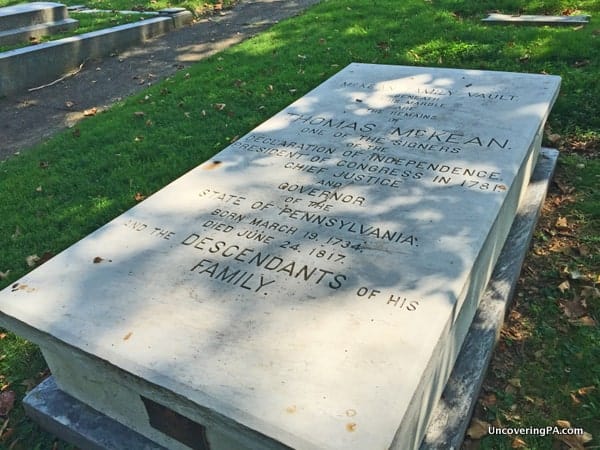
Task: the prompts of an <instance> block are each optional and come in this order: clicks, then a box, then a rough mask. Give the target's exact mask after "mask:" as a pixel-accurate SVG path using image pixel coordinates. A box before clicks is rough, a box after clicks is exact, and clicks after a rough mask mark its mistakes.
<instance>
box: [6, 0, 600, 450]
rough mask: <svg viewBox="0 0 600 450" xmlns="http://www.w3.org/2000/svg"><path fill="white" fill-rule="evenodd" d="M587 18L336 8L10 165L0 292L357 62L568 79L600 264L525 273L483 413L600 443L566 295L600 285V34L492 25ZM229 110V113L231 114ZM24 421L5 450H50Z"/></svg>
mask: <svg viewBox="0 0 600 450" xmlns="http://www.w3.org/2000/svg"><path fill="white" fill-rule="evenodd" d="M89 6H98V5H89ZM130 7H131V6H129V8H130ZM575 7H576V8H577V9H578V10H579V12H580V13H587V14H591V15H592V17H594V18H595V17H597V16H598V15H599V14H600V4H599V2H597V1H595V0H581V1H579V2H577V3H576V4H575V3H573V2H571V1H567V0H555V1H552V2H541V1H531V2H525V1H510V2H509V1H505V2H500V3H498V2H491V1H489V2H477V1H466V0H462V1H461V0H432V1H423V0H402V1H397V0H368V1H367V0H343V1H342V0H329V1H324V2H323V3H321V4H320V5H318V6H316V7H314V8H312V9H311V10H310V11H309V12H308V13H307V14H305V15H303V16H300V17H297V18H294V19H293V20H289V21H284V22H282V23H280V24H278V25H276V26H275V27H273V28H272V29H270V30H269V31H267V32H265V33H262V34H261V35H259V36H257V37H255V38H253V39H251V40H249V41H247V42H245V43H243V44H241V45H238V46H235V47H233V48H230V49H229V50H227V51H224V52H222V53H220V54H218V55H216V56H214V57H211V58H209V59H207V60H205V61H203V62H201V63H198V64H196V65H194V66H193V67H191V68H190V69H189V70H187V71H185V72H180V73H179V74H178V75H176V76H174V77H172V78H170V79H168V80H166V81H164V82H162V83H159V84H157V85H155V86H153V87H151V88H149V89H148V90H145V91H144V92H143V93H141V94H139V95H136V96H134V97H131V98H129V99H127V100H126V101H125V102H122V103H119V104H117V105H115V106H114V107H113V108H111V109H110V110H108V111H106V112H104V113H101V114H98V115H97V116H96V117H92V118H88V119H86V120H84V121H82V122H81V123H79V124H78V125H77V126H76V128H74V129H71V130H69V131H66V132H64V133H61V134H59V135H58V136H56V137H55V138H53V139H51V140H49V141H48V142H45V143H44V144H42V145H39V146H37V147H36V148H34V149H31V150H28V151H26V152H22V153H21V154H20V155H19V156H14V157H11V158H9V159H8V160H6V161H4V162H2V163H0V217H2V221H0V248H1V249H2V252H1V253H0V271H2V272H6V271H7V270H10V273H9V276H8V278H6V279H4V280H2V281H0V287H5V286H8V285H10V284H11V283H13V282H14V281H15V280H16V279H18V278H19V277H20V276H22V275H23V274H25V273H26V272H27V271H28V270H30V268H29V267H28V266H27V264H26V261H25V260H26V257H27V256H29V255H32V254H37V255H39V256H42V255H43V254H45V253H48V254H56V253H58V252H60V251H61V250H63V249H64V248H66V247H67V246H68V245H70V244H72V243H74V242H75V241H77V240H78V239H80V238H82V237H84V236H85V235H87V234H89V233H90V232H91V231H93V230H95V229H96V228H98V227H99V226H101V225H103V224H104V223H106V222H107V221H109V220H110V219H111V218H113V217H115V216H116V215H118V214H120V213H121V212H123V211H125V210H127V209H128V208H130V207H131V206H133V205H134V203H135V200H134V196H135V194H136V193H137V192H141V193H143V194H145V195H148V194H150V193H152V192H154V191H156V190H157V189H159V188H161V187H162V186H164V185H165V184H167V183H168V182H169V181H171V180H173V179H175V178H177V177H178V176H180V175H181V174H183V173H184V172H186V171H187V170H189V169H191V168H192V167H195V166H196V165H198V164H199V163H201V162H203V161H205V160H206V159H207V158H209V157H210V156H211V155H213V154H215V153H216V152H218V151H219V150H221V149H222V148H224V147H225V146H226V145H227V144H228V143H229V142H231V141H232V140H233V139H234V138H235V137H236V136H241V135H243V134H244V133H246V132H248V131H249V130H251V129H252V128H253V127H254V126H256V125H258V124H259V123H261V122H263V121H264V120H266V119H267V118H269V117H270V116H271V115H273V114H274V113H275V112H277V111H279V110H281V109H282V108H284V107H285V106H286V105H288V104H289V103H291V102H292V101H293V100H295V99H296V98H298V97H300V96H302V95H303V94H304V93H305V92H307V91H308V90H310V89H312V88H313V87H315V86H316V85H318V84H319V83H320V82H322V81H323V80H325V79H327V78H328V77H329V76H331V75H332V74H334V73H336V72H337V71H339V70H340V69H341V68H342V67H344V66H345V65H347V64H348V63H350V62H366V63H381V64H400V65H422V66H440V67H457V68H475V69H487V70H502V71H516V72H531V73H549V74H554V75H560V76H561V77H562V79H563V82H562V88H561V94H560V96H559V98H558V100H557V102H556V105H555V106H554V108H553V110H552V114H551V116H550V118H549V121H548V125H549V128H550V129H551V130H552V133H555V134H558V135H560V136H561V140H560V143H561V146H562V147H563V148H564V149H565V150H568V149H569V148H570V147H571V146H572V145H571V144H572V143H575V142H587V143H592V144H591V149H587V150H585V151H583V150H582V151H579V152H577V151H571V152H570V154H569V155H566V156H561V158H560V163H559V167H558V169H557V177H558V179H561V180H565V181H564V183H568V184H569V185H570V186H572V187H573V189H574V191H573V193H572V196H573V201H572V202H570V203H568V202H566V203H565V204H564V205H562V204H561V205H560V206H559V207H558V214H561V215H564V216H566V217H567V218H568V220H569V221H570V222H573V223H576V224H577V227H576V229H574V230H573V233H576V241H577V244H576V245H580V244H585V245H587V246H588V247H589V248H590V253H589V254H588V256H581V255H577V254H576V252H574V253H573V254H566V253H565V254H563V253H560V254H554V253H551V254H548V255H541V256H538V255H536V254H532V255H531V256H530V259H531V264H534V265H535V268H534V272H536V274H537V275H536V277H534V278H532V277H529V276H524V278H523V280H522V283H521V287H520V290H519V295H518V296H517V307H519V308H520V309H519V311H522V313H523V314H524V316H523V317H524V318H523V319H522V320H521V322H520V326H522V328H523V330H524V331H523V337H522V339H516V338H507V337H505V338H503V340H502V344H501V345H502V348H504V349H505V354H506V355H509V356H510V358H505V359H502V356H503V353H502V352H501V353H500V354H499V356H498V358H499V361H500V362H499V363H497V364H494V365H493V367H492V369H491V372H490V381H489V383H488V386H487V389H488V392H492V393H494V395H495V396H496V398H497V402H495V403H494V404H493V405H488V407H486V408H485V410H484V411H483V412H482V413H481V414H482V416H481V417H482V418H484V419H486V420H488V421H494V420H499V421H500V422H501V423H502V424H503V425H511V424H522V425H524V426H547V425H551V424H553V423H554V421H555V420H557V419H563V420H569V421H571V423H572V424H573V425H574V426H578V427H579V426H580V427H583V428H584V429H585V430H586V431H588V432H590V433H592V434H593V435H594V436H595V438H596V439H595V440H594V443H595V445H598V440H597V438H598V437H599V436H600V423H599V422H598V417H600V414H599V408H600V372H599V369H598V368H600V351H599V349H600V331H599V328H598V326H596V327H582V326H576V325H572V324H570V323H569V322H568V321H566V320H565V318H564V315H563V312H562V310H561V308H560V306H559V300H560V299H561V298H563V297H565V298H567V297H568V296H573V295H575V294H578V293H579V292H580V291H581V289H583V288H584V287H586V286H591V285H592V284H593V282H594V281H593V280H594V277H597V276H598V274H599V273H600V261H598V254H599V253H600V252H599V251H598V249H599V246H600V242H599V241H600V239H599V235H600V233H599V230H600V223H599V219H598V216H599V212H600V200H599V197H598V189H597V186H598V184H599V179H598V174H599V173H600V167H599V165H598V162H597V160H596V159H595V157H596V156H597V154H598V143H599V142H600V132H599V130H600V104H599V102H598V101H597V99H598V98H600V83H598V82H597V80H598V79H599V74H600V44H599V40H600V36H599V34H598V32H597V30H598V26H597V24H596V21H595V20H594V19H593V20H592V23H590V24H589V25H587V26H585V27H583V28H581V29H574V28H573V27H561V28H551V27H528V26H511V25H509V26H498V25H495V26H489V25H483V24H482V23H480V21H479V19H480V18H482V17H483V16H484V15H485V14H486V13H487V12H488V11H490V10H501V11H502V12H506V13H513V12H517V11H520V12H524V13H552V14H556V13H560V12H561V11H563V10H566V9H569V8H570V9H573V8H575ZM217 103H224V104H225V105H226V106H225V108H223V109H219V108H215V104H217ZM136 112H143V113H144V114H143V116H142V115H140V114H135V113H136ZM551 225H552V224H550V225H548V230H546V229H540V230H539V231H538V232H536V241H535V243H534V248H537V247H539V248H545V246H547V245H549V243H550V242H551V241H552V240H553V239H555V238H556V237H557V236H555V235H553V234H552V233H551V232H552V231H553V230H552V226H551ZM569 239H573V238H569ZM574 245H575V244H574ZM536 246H537V247H536ZM590 255H591V256H590ZM537 267H541V268H542V269H543V270H542V269H540V270H538V269H537ZM565 267H567V273H569V271H571V272H570V273H572V271H573V270H574V269H577V270H578V271H579V272H580V273H583V274H585V277H584V278H579V279H577V280H571V282H572V286H573V287H572V289H571V290H570V291H569V292H567V293H566V294H564V293H562V292H560V290H559V289H558V285H559V284H560V282H561V281H563V280H564V279H565V276H566V275H565ZM538 272H539V273H538ZM526 273H527V272H526ZM528 280H529V281H530V282H531V283H533V284H528V282H527V281H528ZM534 288H535V289H534ZM599 303H600V300H598V299H590V300H589V301H588V309H589V314H590V315H591V316H592V317H594V318H596V320H600V305H599ZM9 336H10V338H9V339H10V342H15V343H16V344H14V345H15V346H14V347H13V346H11V347H8V346H6V347H5V345H6V344H5V342H4V340H3V341H0V345H1V346H2V347H1V348H2V350H1V353H2V354H6V355H7V357H5V358H4V359H2V361H1V364H2V365H1V366H0V368H1V370H2V372H1V374H2V376H4V377H5V380H6V381H5V382H4V383H10V387H11V389H19V391H18V394H19V395H21V394H22V389H21V388H19V386H21V383H22V382H23V381H24V380H30V379H32V378H36V377H37V374H38V373H39V372H40V371H41V370H42V369H40V368H41V367H42V365H43V363H42V362H41V359H40V357H39V355H37V353H36V352H35V350H34V348H33V347H32V346H30V345H27V344H24V343H23V344H21V343H19V341H18V340H17V339H16V338H14V337H13V336H12V335H10V334H9ZM5 339H7V338H5ZM11 345H12V344H11ZM20 345H23V346H24V347H22V348H23V350H21V347H19V346H20ZM5 348H6V349H5ZM21 352H22V353H23V355H21ZM29 358H32V360H33V361H34V362H29ZM30 367H31V368H30ZM512 378H519V380H520V383H521V388H519V389H518V390H516V391H515V392H513V391H512V390H510V389H509V390H508V391H507V390H506V389H505V386H506V383H507V381H508V380H510V379H512ZM585 386H595V388H596V389H595V390H593V391H590V392H589V393H587V394H586V395H584V396H581V397H580V400H581V401H580V403H579V404H573V402H572V400H571V397H570V394H571V393H572V392H573V391H574V390H577V389H579V388H581V387H585ZM530 399H531V400H532V401H530ZM13 415H14V416H13ZM10 417H11V426H12V427H14V428H15V429H16V430H15V434H14V435H13V437H11V438H10V439H8V440H7V442H4V443H0V445H2V444H4V445H7V446H8V445H10V444H11V442H14V439H15V438H19V439H20V441H19V443H18V444H19V445H21V446H22V448H27V449H28V448H36V446H37V447H39V448H49V447H48V446H47V444H46V443H47V442H49V441H48V439H51V438H48V437H47V435H45V434H43V433H41V432H37V431H36V432H32V431H31V429H32V428H31V427H32V425H31V424H30V422H29V421H27V420H26V419H24V418H23V416H22V410H21V409H20V406H18V404H17V406H16V407H15V410H14V412H13V413H11V416H10ZM13 417H14V419H13ZM522 439H523V440H524V441H525V443H526V445H527V448H532V449H547V448H550V447H551V446H552V438H550V437H544V438H541V437H532V436H523V437H522ZM481 445H482V448H488V449H492V448H493V449H508V448H511V445H512V440H511V439H510V438H508V437H505V436H489V437H486V438H484V439H483V440H482V441H481ZM17 448H18V447H17Z"/></svg>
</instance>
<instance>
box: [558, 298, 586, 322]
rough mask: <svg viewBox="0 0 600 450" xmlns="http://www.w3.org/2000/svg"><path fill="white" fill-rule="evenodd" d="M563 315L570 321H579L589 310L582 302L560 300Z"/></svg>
mask: <svg viewBox="0 0 600 450" xmlns="http://www.w3.org/2000/svg"><path fill="white" fill-rule="evenodd" d="M559 304H560V306H561V308H562V310H563V313H564V315H565V316H567V318H569V319H579V318H580V317H583V316H585V315H586V314H587V308H586V305H585V304H584V303H582V302H581V301H580V300H560V301H559Z"/></svg>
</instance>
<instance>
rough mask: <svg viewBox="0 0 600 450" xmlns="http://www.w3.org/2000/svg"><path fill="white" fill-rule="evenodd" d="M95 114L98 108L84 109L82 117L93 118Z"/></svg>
mask: <svg viewBox="0 0 600 450" xmlns="http://www.w3.org/2000/svg"><path fill="white" fill-rule="evenodd" d="M97 112H98V108H96V107H93V108H90V109H86V110H85V111H83V115H84V116H86V117H88V116H95V115H96V113H97Z"/></svg>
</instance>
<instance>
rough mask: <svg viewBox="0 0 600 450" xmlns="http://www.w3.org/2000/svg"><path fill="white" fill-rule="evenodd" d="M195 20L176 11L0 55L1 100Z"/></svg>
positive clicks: (187, 12)
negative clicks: (87, 61)
mask: <svg viewBox="0 0 600 450" xmlns="http://www.w3.org/2000/svg"><path fill="white" fill-rule="evenodd" d="M191 20H192V14H191V13H190V12H189V11H176V12H174V13H172V14H165V15H162V16H159V17H155V18H151V19H145V20H143V21H140V22H136V23H132V24H126V25H120V26H117V27H113V28H106V29H104V30H99V31H93V32H91V33H85V34H82V35H79V36H73V37H68V38H64V39H59V40H56V41H52V42H46V43H44V44H40V45H36V46H33V47H27V48H20V49H16V50H10V51H8V52H3V53H0V96H6V95H9V94H13V93H15V92H18V91H22V90H25V89H28V88H33V87H36V86H40V85H42V84H44V83H49V82H51V81H53V80H55V79H57V78H59V77H60V76H62V75H64V74H65V73H68V72H69V71H72V70H75V69H77V68H78V67H80V66H81V64H82V63H84V62H85V61H86V60H88V59H93V58H100V57H103V56H108V55H110V54H111V53H113V52H115V51H119V50H124V49H126V48H128V47H131V46H133V45H136V44H140V43H142V42H145V41H147V40H148V39H150V38H153V37H156V36H160V35H162V34H165V33H167V32H169V31H171V30H173V29H174V28H178V27H181V26H183V25H187V24H189V23H190V22H191Z"/></svg>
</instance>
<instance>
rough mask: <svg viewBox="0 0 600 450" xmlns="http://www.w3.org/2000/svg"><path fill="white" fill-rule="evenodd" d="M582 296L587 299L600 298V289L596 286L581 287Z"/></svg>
mask: <svg viewBox="0 0 600 450" xmlns="http://www.w3.org/2000/svg"><path fill="white" fill-rule="evenodd" d="M581 296H582V297H583V298H585V299H586V300H598V299H600V289H598V288H597V287H594V286H584V287H582V288H581Z"/></svg>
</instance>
